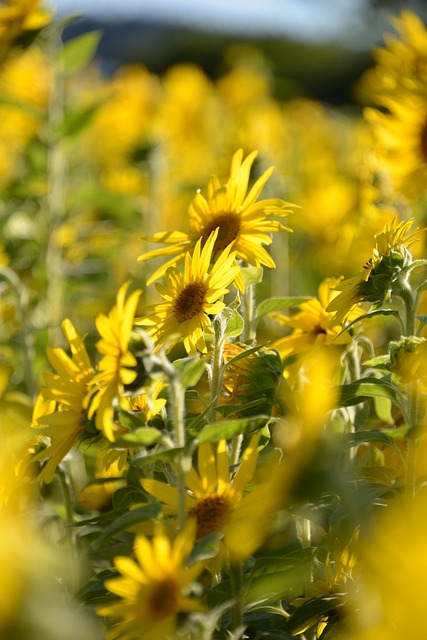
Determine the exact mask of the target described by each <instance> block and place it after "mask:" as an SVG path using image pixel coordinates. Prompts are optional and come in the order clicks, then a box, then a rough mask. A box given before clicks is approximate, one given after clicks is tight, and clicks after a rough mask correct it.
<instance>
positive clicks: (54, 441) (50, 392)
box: [32, 319, 94, 482]
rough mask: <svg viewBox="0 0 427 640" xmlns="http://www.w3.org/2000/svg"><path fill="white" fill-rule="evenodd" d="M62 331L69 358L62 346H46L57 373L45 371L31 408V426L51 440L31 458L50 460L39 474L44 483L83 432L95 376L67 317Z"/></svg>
mask: <svg viewBox="0 0 427 640" xmlns="http://www.w3.org/2000/svg"><path fill="white" fill-rule="evenodd" d="M62 330H63V333H64V336H65V337H66V339H67V341H68V343H69V345H70V349H71V357H70V356H69V355H67V354H66V353H65V351H64V350H63V349H60V348H57V349H52V348H48V349H47V358H48V360H49V362H50V364H51V365H52V367H53V369H55V371H56V373H52V372H50V371H47V372H45V373H44V380H45V383H46V386H44V387H41V389H40V394H39V397H38V398H37V401H36V403H35V406H34V410H33V420H32V426H33V427H35V428H38V429H39V428H41V429H42V431H41V433H43V435H44V436H47V437H48V438H49V439H50V444H49V445H48V446H47V447H46V448H45V449H43V450H42V451H39V452H38V453H37V454H36V455H35V456H34V457H33V458H32V461H37V460H45V459H49V460H48V462H47V463H46V464H45V465H44V467H43V469H42V471H41V473H40V475H39V478H40V480H43V481H44V482H50V481H51V480H52V477H53V474H54V473H55V469H56V468H57V466H58V465H59V463H60V462H61V460H62V459H63V458H64V456H65V455H66V454H67V453H68V452H69V451H70V449H71V447H72V446H73V444H74V443H75V442H76V440H77V439H78V438H79V436H80V435H81V434H82V432H83V429H84V427H85V423H86V421H87V416H86V410H85V407H84V399H85V396H86V393H87V390H88V387H89V384H90V383H91V382H92V379H93V375H94V373H93V369H92V365H91V363H90V360H89V356H88V354H87V351H86V348H85V346H84V343H83V339H82V338H81V336H80V335H79V334H78V333H77V331H76V330H75V328H74V326H73V324H72V323H71V321H70V320H68V319H66V320H64V321H63V323H62Z"/></svg>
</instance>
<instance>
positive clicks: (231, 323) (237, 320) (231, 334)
mask: <svg viewBox="0 0 427 640" xmlns="http://www.w3.org/2000/svg"><path fill="white" fill-rule="evenodd" d="M244 327H245V323H244V321H243V318H242V316H241V315H240V313H239V312H238V311H236V309H232V310H231V315H230V317H229V319H228V321H227V328H226V330H225V332H224V338H225V339H230V338H237V337H238V336H240V335H241V334H242V333H243V329H244Z"/></svg>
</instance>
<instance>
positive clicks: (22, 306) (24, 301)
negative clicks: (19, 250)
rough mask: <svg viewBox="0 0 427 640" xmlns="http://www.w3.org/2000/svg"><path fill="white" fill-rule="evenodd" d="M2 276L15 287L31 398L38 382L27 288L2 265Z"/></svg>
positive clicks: (27, 385)
mask: <svg viewBox="0 0 427 640" xmlns="http://www.w3.org/2000/svg"><path fill="white" fill-rule="evenodd" d="M0 276H3V278H4V279H5V280H7V281H8V282H9V284H10V285H11V286H12V287H13V289H14V291H15V293H16V298H17V302H18V304H17V306H16V311H17V315H18V321H19V323H20V324H21V327H22V329H21V334H22V339H23V343H24V375H25V383H26V388H27V393H28V395H29V396H30V397H31V398H34V397H35V394H36V389H37V385H36V381H35V379H34V375H33V362H34V356H35V349H34V330H33V327H32V326H31V324H30V323H29V322H28V320H27V318H28V315H29V301H28V291H27V288H26V287H25V286H24V284H23V283H22V281H21V279H20V278H19V276H18V275H17V274H16V273H15V271H13V269H10V268H9V267H7V266H4V265H0Z"/></svg>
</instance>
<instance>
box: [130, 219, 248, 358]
mask: <svg viewBox="0 0 427 640" xmlns="http://www.w3.org/2000/svg"><path fill="white" fill-rule="evenodd" d="M219 232H220V230H219V229H218V228H217V229H215V230H214V231H213V233H211V234H210V236H209V238H208V239H207V241H206V243H205V244H204V246H203V248H202V239H201V238H200V239H199V240H198V241H197V243H196V246H195V247H194V252H193V254H192V255H191V254H190V253H187V254H186V256H185V268H184V275H182V274H181V273H180V272H179V271H178V269H177V268H176V267H169V269H168V270H167V272H166V276H165V277H166V286H164V285H160V284H157V285H156V287H157V290H158V291H159V293H160V294H161V295H162V297H163V298H164V302H160V303H159V304H156V305H154V306H153V307H151V310H152V312H153V313H152V314H151V315H149V316H148V317H144V318H138V320H137V321H136V322H135V324H137V325H142V326H147V327H149V328H148V329H147V333H148V334H149V335H150V336H153V338H154V340H155V341H156V346H155V351H157V350H158V349H160V348H161V347H162V346H163V345H165V344H166V343H167V347H168V349H170V348H172V346H173V345H175V344H176V343H177V342H178V341H179V340H180V338H183V339H184V347H185V350H186V351H187V353H188V354H189V355H194V354H195V353H196V352H197V351H200V352H202V353H205V352H206V343H205V336H204V331H207V332H212V323H211V320H210V318H209V315H215V314H217V313H219V312H220V311H222V309H223V308H224V307H225V304H224V302H222V301H221V299H222V297H223V296H224V295H225V294H226V293H228V289H227V287H228V285H229V284H230V283H231V282H232V281H233V280H234V279H235V278H236V276H237V275H238V273H239V271H240V267H239V266H238V265H237V264H236V263H235V257H236V252H235V251H233V252H232V253H230V249H231V245H228V246H227V247H224V248H223V249H222V251H221V253H220V254H219V256H218V258H217V260H216V262H215V263H214V265H213V266H212V267H211V270H210V271H209V267H210V263H211V260H212V253H213V251H214V250H215V243H216V242H217V238H218V235H219Z"/></svg>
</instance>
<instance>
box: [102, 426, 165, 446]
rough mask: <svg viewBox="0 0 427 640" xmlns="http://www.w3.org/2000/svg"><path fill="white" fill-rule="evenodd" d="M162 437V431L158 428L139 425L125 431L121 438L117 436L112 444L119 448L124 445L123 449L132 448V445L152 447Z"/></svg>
mask: <svg viewBox="0 0 427 640" xmlns="http://www.w3.org/2000/svg"><path fill="white" fill-rule="evenodd" d="M161 438H162V433H161V431H159V430H158V429H154V428H153V427H141V428H139V429H136V430H135V431H132V432H131V433H127V434H126V435H124V436H122V437H121V438H117V440H116V441H115V443H114V445H115V447H118V448H119V449H120V448H121V447H124V448H125V449H132V448H134V447H152V446H153V445H154V444H157V443H158V442H159V441H160V440H161Z"/></svg>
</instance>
